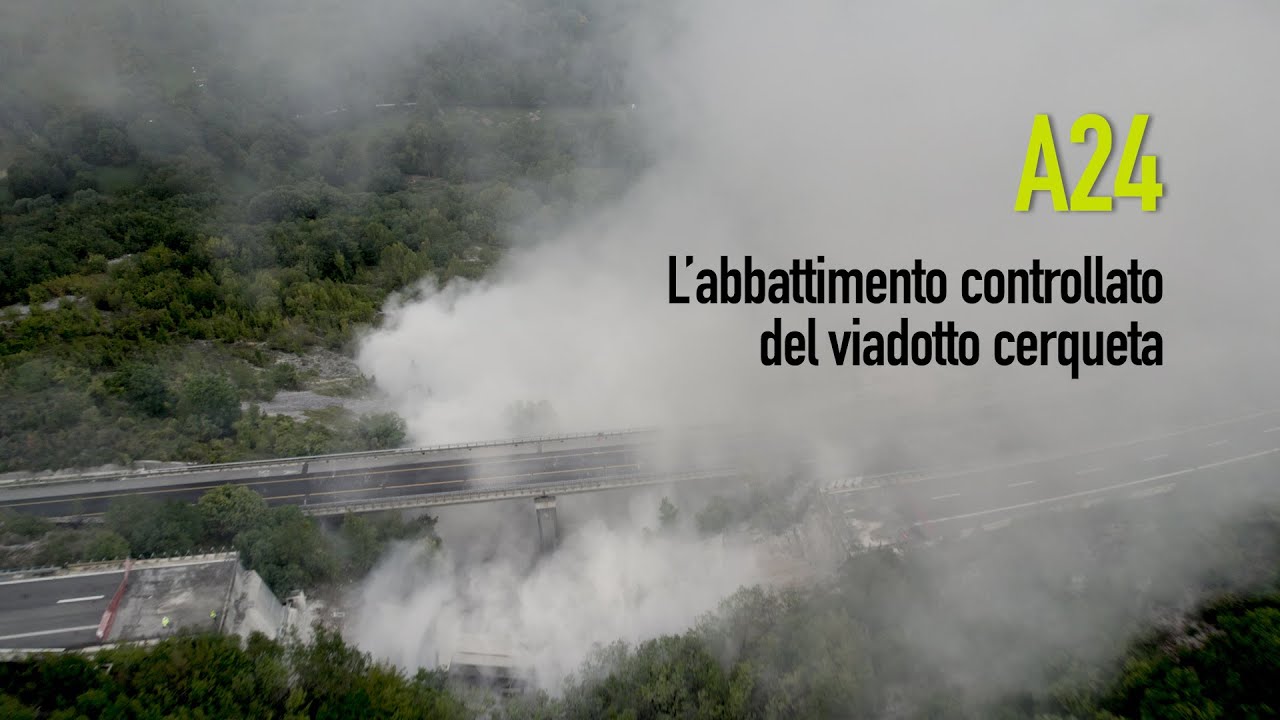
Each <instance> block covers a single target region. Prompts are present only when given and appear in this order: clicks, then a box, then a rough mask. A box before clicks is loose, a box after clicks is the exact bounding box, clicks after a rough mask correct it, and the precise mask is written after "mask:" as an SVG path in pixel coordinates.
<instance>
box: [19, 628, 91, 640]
mask: <svg viewBox="0 0 1280 720" xmlns="http://www.w3.org/2000/svg"><path fill="white" fill-rule="evenodd" d="M97 629H98V626H97V625H81V626H80V627H69V628H58V629H57V630H38V631H36V632H29V633H18V634H17V635H0V640H17V639H18V638H28V637H36V636H38V635H58V634H60V633H73V632H84V631H85V630H97Z"/></svg>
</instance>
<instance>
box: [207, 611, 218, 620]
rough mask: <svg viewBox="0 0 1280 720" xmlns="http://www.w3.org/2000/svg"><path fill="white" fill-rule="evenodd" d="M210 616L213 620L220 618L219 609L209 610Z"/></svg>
mask: <svg viewBox="0 0 1280 720" xmlns="http://www.w3.org/2000/svg"><path fill="white" fill-rule="evenodd" d="M209 618H210V619H211V620H217V619H218V611H217V610H210V611H209Z"/></svg>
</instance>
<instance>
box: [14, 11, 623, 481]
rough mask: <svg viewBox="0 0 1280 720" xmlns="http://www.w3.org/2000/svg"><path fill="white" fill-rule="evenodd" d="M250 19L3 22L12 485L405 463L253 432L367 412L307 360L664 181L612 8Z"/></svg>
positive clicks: (98, 16)
mask: <svg viewBox="0 0 1280 720" xmlns="http://www.w3.org/2000/svg"><path fill="white" fill-rule="evenodd" d="M252 5H254V7H250V5H247V4H238V5H237V6H236V7H234V8H232V7H230V6H227V7H226V8H223V9H212V8H211V7H210V6H208V5H207V4H204V3H198V2H194V1H184V2H177V3H169V2H165V3H154V2H148V1H146V0H113V1H111V2H103V3H93V4H91V5H87V6H86V5H85V4H83V3H75V2H70V1H62V2H53V3H47V2H34V1H33V2H20V3H16V4H13V5H12V6H11V7H9V8H7V9H6V15H7V16H8V17H13V18H22V20H23V21H22V22H16V23H10V22H6V23H4V24H3V27H0V169H2V170H3V171H4V175H3V177H2V178H0V307H6V306H7V309H4V310H3V311H2V312H3V314H2V315H0V472H3V471H6V470H38V469H45V468H58V467H84V466H91V465H95V464H101V463H108V462H115V463H129V462H132V461H135V460H139V459H147V460H183V461H206V462H215V461H224V460H232V459H249V458H256V457H270V456H282V455H299V454H311V453H321V452H326V451H343V450H352V449H377V448H380V447H386V446H388V445H395V444H397V443H399V442H402V441H403V439H404V438H403V435H402V431H401V432H400V433H397V431H396V427H395V426H396V420H395V419H394V418H385V417H381V418H380V417H376V416H374V417H365V418H361V417H356V416H351V414H350V413H348V414H345V415H344V414H342V413H337V414H334V413H331V414H330V415H327V416H315V417H310V416H308V417H290V416H284V415H270V414H267V415H262V414H256V413H252V412H251V411H250V409H249V408H251V404H252V403H261V402H263V401H266V400H269V399H270V398H271V397H273V396H274V395H275V394H276V393H277V392H279V391H281V390H300V389H310V390H315V391H316V392H320V393H322V394H326V393H327V394H337V395H342V394H344V393H345V394H348V395H349V394H352V393H356V392H360V391H361V390H362V388H360V387H356V388H352V387H351V385H352V384H355V385H357V386H358V385H360V384H361V382H362V379H361V378H358V377H357V378H347V379H346V380H349V381H350V382H337V383H334V382H322V381H325V380H332V379H330V378H320V377H317V376H316V374H315V373H314V372H313V371H309V370H308V367H307V364H306V362H305V358H306V356H307V354H308V353H309V352H310V351H313V350H315V349H317V348H324V349H331V350H335V351H338V352H340V353H342V352H346V351H349V350H350V343H351V341H352V339H353V337H354V333H355V332H356V331H357V330H358V329H359V328H361V327H366V326H369V325H371V324H376V323H377V322H378V321H379V315H380V309H381V308H382V306H383V304H384V302H385V301H386V300H387V299H388V297H389V296H390V295H391V294H392V293H395V292H398V291H405V290H407V289H410V290H411V288H412V287H413V285H414V283H416V282H417V281H418V280H420V279H422V278H424V277H433V278H435V279H436V280H437V281H438V282H442V283H443V282H448V281H449V280H451V279H453V278H459V277H461V278H477V277H480V276H481V275H482V274H483V273H484V272H485V270H486V269H487V268H489V267H490V266H491V265H492V264H493V263H494V262H495V261H496V259H497V258H498V257H499V256H500V254H501V252H502V250H503V248H504V247H506V246H507V245H508V244H510V243H511V242H513V238H519V237H526V236H529V237H533V236H536V235H537V234H538V233H540V232H545V231H547V230H548V229H552V228H555V227H557V226H559V225H560V224H561V223H563V222H565V221H566V220H568V219H569V218H571V217H572V216H573V215H574V214H575V213H577V212H580V211H581V210H582V209H583V208H586V207H590V206H592V205H593V204H595V203H599V202H604V201H606V200H607V199H608V198H609V197H612V196H614V195H616V193H617V192H618V191H619V190H620V189H621V188H623V187H625V184H626V182H627V181H628V179H629V178H631V177H633V176H634V173H635V172H636V171H637V170H638V169H639V168H641V167H642V166H643V164H644V162H645V159H644V153H643V152H642V151H641V144H640V142H639V140H638V138H637V135H636V132H635V128H634V127H633V123H632V122H631V119H630V118H631V111H630V104H628V103H625V102H624V100H625V96H624V94H623V92H624V84H623V82H622V68H621V65H620V59H619V56H618V54H617V53H618V51H619V50H620V47H621V39H620V38H621V30H620V28H619V27H618V25H617V23H616V17H614V16H613V15H611V14H610V13H611V12H612V11H613V9H611V8H609V7H608V6H605V5H602V4H598V3H592V4H590V7H588V4H586V3H572V2H558V1H551V0H546V1H542V0H539V1H535V2H528V3H523V4H513V5H505V4H504V5H500V6H494V7H490V8H486V9H484V10H483V11H481V10H479V9H477V10H476V11H475V13H470V12H469V13H465V14H464V15H465V16H464V17H452V16H449V17H442V18H440V19H441V20H442V21H444V27H446V28H447V31H446V30H443V29H442V30H439V31H438V32H433V33H425V34H415V33H412V32H408V30H407V28H405V27H400V28H397V26H396V24H395V22H394V21H395V20H396V18H397V17H400V16H404V17H403V19H404V20H406V22H408V21H410V20H414V21H415V22H417V23H419V24H420V25H421V24H422V23H424V22H426V20H427V19H425V18H422V17H417V16H415V15H413V13H414V12H416V11H414V10H412V9H411V8H409V7H400V6H399V5H398V4H396V3H374V5H377V6H385V7H384V8H382V9H384V10H385V11H386V12H385V13H384V14H381V15H380V14H378V13H363V12H361V13H356V14H355V15H354V16H349V15H350V14H351V13H353V12H354V11H353V10H351V9H350V8H347V7H345V6H344V5H342V4H337V3H334V4H329V5H327V6H325V8H323V9H321V10H317V9H316V8H314V7H313V4H311V3H297V2H288V1H286V0H278V1H276V2H269V3H261V4H252ZM370 9H377V8H370ZM423 12H426V11H423ZM473 15H474V16H473ZM72 17H74V21H70V19H71V18H72ZM433 17H434V16H433ZM481 20H483V21H481ZM494 20H497V22H493V21H494ZM348 22H349V23H351V26H350V27H345V30H343V28H344V25H343V23H348ZM370 23H373V25H370ZM432 27H435V26H432ZM263 28H278V30H277V31H276V34H274V35H273V34H272V33H271V32H270V31H268V30H264V29H263ZM298 28H315V29H316V32H317V33H320V32H321V30H322V29H324V30H325V32H328V33H330V34H334V33H336V34H337V37H334V38H332V39H333V40H334V41H335V42H337V43H338V47H341V48H343V51H342V52H336V51H335V52H329V49H328V48H324V47H314V46H310V45H307V44H305V43H307V42H309V41H310V40H314V39H315V37H319V35H317V36H315V37H310V38H308V37H307V36H306V35H305V34H303V35H301V36H299V35H298V34H297V33H296V32H294V31H296V30H297V29H298ZM286 29H289V30H288V31H286ZM374 30H376V31H378V32H383V33H387V34H388V38H387V39H386V42H370V40H369V39H368V37H367V36H366V35H364V34H363V33H365V32H371V31H374ZM344 32H345V34H344ZM291 38H297V39H291ZM389 53H395V54H396V60H395V62H391V61H390V59H389V57H388V54H389ZM365 385H366V386H367V383H365ZM364 389H367V388H364ZM513 400H515V399H513ZM72 438H74V439H75V442H69V441H70V440H71V439H72Z"/></svg>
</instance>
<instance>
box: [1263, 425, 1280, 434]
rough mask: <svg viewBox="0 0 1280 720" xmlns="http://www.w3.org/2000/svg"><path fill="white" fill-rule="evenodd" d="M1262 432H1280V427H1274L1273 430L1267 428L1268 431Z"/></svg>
mask: <svg viewBox="0 0 1280 720" xmlns="http://www.w3.org/2000/svg"><path fill="white" fill-rule="evenodd" d="M1262 432H1264V433H1269V432H1280V425H1277V426H1275V427H1273V428H1267V429H1266V430H1263V431H1262Z"/></svg>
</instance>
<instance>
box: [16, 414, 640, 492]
mask: <svg viewBox="0 0 1280 720" xmlns="http://www.w3.org/2000/svg"><path fill="white" fill-rule="evenodd" d="M656 431H657V429H656V428H633V429H628V430H608V431H600V432H584V433H572V434H566V435H538V436H530V437H521V438H509V439H506V440H488V441H481V442H469V443H452V444H448V445H430V446H423V447H412V448H393V449H390V450H367V451H362V452H349V453H333V454H330V455H306V456H299V457H290V458H279V459H276V460H244V461H238V462H229V463H217V464H212V465H186V466H182V467H175V468H158V469H151V470H123V471H116V470H113V471H103V472H94V473H77V474H74V475H72V474H68V475H50V476H45V477H40V476H36V477H26V478H14V479H10V480H0V487H12V488H21V487H39V486H43V485H60V484H72V483H83V482H100V481H106V482H112V481H119V480H145V479H148V478H163V477H181V476H184V475H196V474H199V473H208V472H231V471H236V470H244V471H251V470H255V469H261V470H270V469H272V468H280V467H282V466H288V465H300V464H305V463H311V462H323V461H326V460H351V459H376V458H398V457H409V456H412V455H430V454H433V453H439V452H447V451H450V450H479V449H484V448H493V447H520V446H522V445H537V444H545V443H556V442H570V441H574V440H589V439H593V438H594V439H598V440H608V439H615V438H622V437H634V436H637V435H648V434H653V433H654V432H656Z"/></svg>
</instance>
